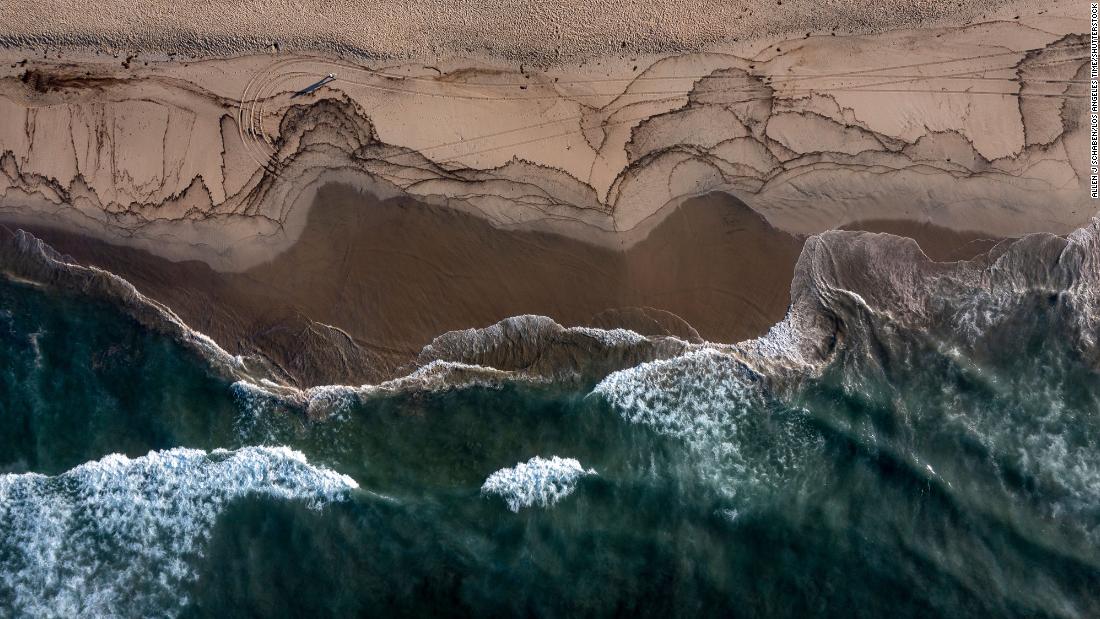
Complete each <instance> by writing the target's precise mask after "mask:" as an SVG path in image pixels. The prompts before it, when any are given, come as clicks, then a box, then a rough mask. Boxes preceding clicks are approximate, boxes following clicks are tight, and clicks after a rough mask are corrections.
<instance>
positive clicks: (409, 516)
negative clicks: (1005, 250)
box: [0, 282, 1100, 617]
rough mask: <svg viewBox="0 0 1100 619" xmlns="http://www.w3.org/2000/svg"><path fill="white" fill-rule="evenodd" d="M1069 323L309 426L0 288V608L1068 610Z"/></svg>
mask: <svg viewBox="0 0 1100 619" xmlns="http://www.w3.org/2000/svg"><path fill="white" fill-rule="evenodd" d="M1068 312H1069V309H1068V308H1066V307H1064V306H1063V305H1061V304H1059V303H1058V302H1052V301H1051V300H1049V299H1046V298H1045V297H1044V298H1028V297H1025V298H1024V299H1023V300H1022V301H1020V302H1019V306H1018V307H1014V308H1010V309H1009V310H1008V311H1007V312H1006V316H1007V318H1006V319H1005V320H1004V321H1002V322H1001V323H1000V328H999V329H998V330H994V331H992V332H990V333H985V334H980V335H979V336H976V338H975V339H972V340H968V341H966V342H963V343H960V342H959V341H958V339H957V337H956V336H955V335H954V334H952V333H951V332H948V331H945V332H943V333H936V332H927V333H911V332H906V331H905V330H904V329H901V328H898V327H893V326H891V325H888V324H883V325H877V328H876V329H874V330H870V331H867V332H866V333H865V334H864V335H863V336H862V337H861V338H856V337H851V338H849V340H848V341H847V343H846V344H845V345H844V347H843V349H842V350H841V351H840V352H839V353H838V354H837V356H836V359H835V361H834V362H833V364H832V365H831V366H830V367H829V368H827V370H826V371H825V372H824V374H823V375H822V376H821V377H820V378H817V379H813V380H809V381H806V382H805V383H803V384H802V385H800V386H799V387H798V388H797V389H794V390H793V391H792V392H791V393H785V394H783V395H779V394H776V393H772V392H771V391H769V389H768V388H767V386H766V384H765V382H766V381H763V380H761V378H760V377H759V376H756V375H754V374H753V373H752V372H749V371H747V370H745V369H744V368H743V366H740V365H738V364H737V363H735V362H733V361H732V360H731V359H730V358H728V357H725V356H723V355H721V354H718V353H716V352H712V351H705V350H704V351H701V352H695V353H691V354H689V355H686V356H684V357H680V358H677V359H673V360H669V361H664V362H657V363H653V364H646V365H643V366H640V367H638V368H632V369H629V370H624V371H622V372H619V373H616V374H613V375H611V376H609V377H607V378H606V379H604V380H603V381H602V382H600V383H599V384H589V385H582V386H580V387H573V388H569V389H566V388H564V387H554V386H545V387H531V386H517V385H506V386H502V387H499V388H485V387H477V388H467V389H454V390H451V391H446V392H437V393H419V394H407V395H400V396H390V397H378V398H375V399H371V400H369V401H367V402H366V403H364V404H360V405H356V406H352V407H347V408H345V409H343V410H340V411H339V412H338V413H337V414H336V415H334V416H333V417H332V418H330V419H327V420H325V421H310V420H307V419H306V418H304V417H303V416H302V415H301V414H299V413H297V412H294V411H291V410H286V409H283V408H281V407H279V406H278V405H277V404H274V403H272V402H270V401H265V400H262V399H257V398H256V397H255V396H254V395H251V394H250V392H249V391H248V390H243V389H240V388H239V387H234V386H233V385H230V384H227V383H225V382H223V381H222V380H220V379H217V378H213V377H212V376H211V375H210V374H208V372H207V371H206V370H205V369H204V368H205V365H204V363H203V361H202V360H201V359H198V358H195V357H194V356H193V355H192V354H191V353H188V352H186V351H184V350H183V349H181V348H179V347H177V346H176V345H174V344H173V343H172V342H170V341H168V340H166V339H165V338H163V337H160V336H158V335H156V334H152V333H149V332H146V331H145V330H143V329H141V328H140V327H138V326H137V325H136V324H135V323H133V322H132V321H130V320H129V319H127V318H124V317H122V316H121V315H119V314H118V313H117V312H116V311H114V310H113V309H112V308H111V307H109V306H105V305H97V304H94V303H89V302H87V301H85V300H82V299H78V298H74V297H67V296H60V295H56V294H53V293H49V292H45V291H43V290H40V289H37V288H33V287H30V286H26V285H21V284H13V283H6V282H4V283H0V340H2V345H0V394H2V397H0V470H3V471H5V472H7V474H6V475H5V476H3V477H0V505H2V507H0V512H2V513H0V515H2V516H3V518H2V522H3V523H4V524H2V525H0V606H2V607H3V608H6V609H7V612H6V613H0V614H15V615H21V614H27V613H35V614H41V615H50V614H54V615H79V614H83V615H95V614H102V615H121V616H159V615H163V616H239V615H245V614H259V615H271V616H346V615H349V614H362V615H370V616H389V615H394V616H425V615H431V616H440V615H455V616H470V615H476V616H487V615H537V616H576V615H587V616H606V615H646V616H699V615H702V614H707V615H715V614H721V615H726V616H789V617H802V616H883V615H891V616H896V617H906V616H914V617H916V616H920V617H928V616H945V617H965V616H974V617H978V616H980V617H989V616H1052V617H1087V616H1096V615H1097V614H1100V593H1098V592H1100V550H1098V546H1097V544H1098V542H1100V445H1098V442H1100V381H1098V380H1097V378H1098V377H1097V374H1096V371H1095V370H1094V369H1092V368H1090V367H1089V366H1088V364H1087V363H1086V362H1085V361H1084V360H1083V359H1081V358H1079V357H1078V355H1077V353H1076V352H1075V349H1074V348H1073V347H1072V346H1070V345H1068V343H1067V342H1069V341H1072V337H1071V336H1072V334H1071V333H1069V331H1068V327H1067V318H1066V316H1067V313H1068ZM179 447H186V448H189V449H188V450H178V449H174V448H179ZM219 449H224V450H228V451H217V450H219ZM150 452H153V453H150ZM112 453H120V454H124V455H125V456H127V458H118V457H113V458H112V457H107V456H108V455H109V454H112ZM555 456H557V457H559V458H560V460H556V461H555V460H554V457H555ZM535 458H541V459H540V460H535ZM569 459H572V460H575V463H573V462H572V461H571V460H569ZM574 464H575V465H576V466H574ZM494 474H496V475H495V476H494ZM487 480H493V483H489V484H487ZM513 508H514V510H515V511H513ZM244 609H248V610H247V612H245V610H244Z"/></svg>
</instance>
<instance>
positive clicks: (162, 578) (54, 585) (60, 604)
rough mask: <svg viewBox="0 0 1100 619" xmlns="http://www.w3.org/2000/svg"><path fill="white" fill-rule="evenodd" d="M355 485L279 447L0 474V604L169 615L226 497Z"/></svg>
mask: <svg viewBox="0 0 1100 619" xmlns="http://www.w3.org/2000/svg"><path fill="white" fill-rule="evenodd" d="M357 487H358V485H357V484H356V482H355V481H354V480H353V479H351V478H350V477H348V476H346V475H341V474H338V473H335V472H333V471H330V470H327V469H324V468H318V467H314V466H311V465H310V464H309V463H308V462H307V461H306V458H305V456H303V455H302V454H301V453H299V452H297V451H294V450H291V449H288V448H285V447H245V448H242V449H238V450H235V451H227V450H223V449H217V450H214V451H212V452H209V453H207V452H205V451H200V450H196V449H185V448H176V449H169V450H166V451H159V452H157V451H154V452H149V454H148V455H146V456H143V457H139V458H133V459H131V458H128V457H126V456H122V455H118V454H112V455H109V456H106V457H104V458H102V459H101V460H98V461H94V462H89V463H86V464H82V465H80V466H78V467H76V468H74V469H72V470H70V471H68V472H66V473H63V474H61V475H58V476H56V477H47V476H45V475H39V474H36V473H26V474H19V475H14V474H10V475H0V522H2V523H3V525H2V526H0V556H2V557H4V562H3V564H2V565H0V606H3V607H5V608H8V609H9V610H10V611H11V612H13V613H14V614H15V615H17V616H34V617H53V616H56V617H77V616H83V617H88V616H163V615H165V614H168V615H171V614H175V611H178V610H179V608H180V607H182V606H183V605H184V604H186V602H187V600H186V598H185V597H184V596H183V593H182V590H183V588H184V585H186V584H187V583H188V582H189V581H190V580H191V579H192V578H194V576H195V571H194V567H193V565H192V564H193V561H194V559H195V558H197V557H198V556H201V554H202V548H203V546H204V543H205V542H206V540H207V539H208V537H209V535H210V533H211V531H212V529H213V526H214V523H215V520H216V518H217V516H218V514H219V513H220V512H221V511H222V510H223V509H224V508H225V507H226V506H227V504H229V503H230V502H231V501H234V500H237V499H240V498H242V497H246V496H267V497H274V498H279V499H286V500H297V501H305V502H307V504H308V505H309V506H310V507H312V508H318V509H319V508H320V507H322V506H324V505H325V504H327V503H329V502H331V501H337V500H341V499H343V498H344V497H346V495H347V493H348V492H349V491H350V490H352V489H354V488H357ZM164 609H170V610H169V611H167V612H166V611H165V610H164Z"/></svg>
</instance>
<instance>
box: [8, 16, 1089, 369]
mask: <svg viewBox="0 0 1100 619" xmlns="http://www.w3.org/2000/svg"><path fill="white" fill-rule="evenodd" d="M968 6H969V5H968ZM1006 6H1007V8H1005V7H1002V8H1000V9H996V10H994V11H993V12H987V13H985V14H983V15H984V17H982V18H981V19H977V20H976V21H975V22H974V23H971V24H968V25H962V26H936V27H925V28H922V29H919V30H911V31H897V32H890V33H884V34H867V35H853V36H831V35H822V36H817V35H812V36H808V37H807V36H805V34H806V33H801V34H799V35H798V36H797V37H796V38H795V37H791V36H790V35H787V36H778V37H772V38H767V39H762V38H759V37H757V38H754V39H753V40H752V41H749V42H743V43H736V42H733V41H732V40H730V39H731V37H730V36H726V35H724V38H722V37H719V38H722V41H723V42H722V43H720V44H715V45H712V46H710V47H708V48H707V50H706V51H684V52H679V53H669V52H665V53H661V54H641V53H638V54H636V55H634V54H620V55H618V56H615V57H611V56H602V57H598V58H597V57H589V58H588V60H586V61H583V62H581V63H579V65H580V66H578V64H572V65H566V64H564V63H559V64H557V65H554V66H548V67H546V68H544V69H542V70H537V71H536V70H534V69H531V68H528V67H525V66H523V65H518V64H513V63H506V62H505V61H503V60H500V59H499V58H498V59H497V60H490V59H486V58H481V59H479V60H476V61H475V60H468V61H463V60H455V59H451V60H446V61H432V62H430V63H426V62H423V61H415V62H414V61H410V62H397V61H395V62H390V63H388V64H383V63H381V62H374V63H365V61H351V60H347V59H340V58H337V57H335V56H309V55H302V54H298V55H289V54H268V55H258V56H248V57H240V58H232V59H207V60H201V61H195V62H179V61H165V60H160V61H156V60H150V59H142V57H140V56H139V57H137V58H131V57H128V56H127V57H125V58H121V59H113V58H104V57H102V56H101V57H99V58H98V59H97V58H96V57H95V56H84V57H80V58H79V59H76V58H75V57H72V56H71V55H70V56H69V57H64V54H62V56H63V58H61V59H57V58H56V57H54V56H53V55H51V56H50V58H49V59H43V58H41V54H38V55H36V54H35V53H33V52H31V51H24V50H20V49H8V50H7V51H4V52H2V54H0V55H2V57H3V59H4V64H3V69H2V72H0V116H2V118H3V119H4V121H3V122H2V123H0V218H2V219H3V221H4V223H6V224H7V225H9V226H10V227H23V228H27V229H30V230H33V231H34V232H35V233H36V234H38V235H40V236H42V237H43V238H46V240H48V241H50V242H51V243H54V244H57V245H58V246H59V247H61V248H62V251H64V252H66V253H69V254H70V255H71V256H72V257H73V258H74V259H76V260H78V261H81V262H85V263H88V264H98V265H100V266H102V267H104V268H107V269H110V270H113V271H116V272H119V273H120V274H122V275H123V276H125V277H126V278H127V279H129V280H131V281H134V282H135V284H136V285H137V286H138V289H139V290H140V291H141V292H143V293H144V294H146V295H148V296H149V297H151V298H152V299H154V300H156V301H159V302H161V303H164V304H166V305H167V306H168V307H170V308H172V309H174V310H176V311H177V312H178V313H179V314H180V316H181V318H182V319H183V320H184V321H185V322H187V323H188V324H191V325H193V326H196V327H197V328H199V330H201V331H204V332H207V333H210V334H212V335H213V336H214V337H215V339H216V340H218V342H219V343H220V344H222V345H223V346H225V347H226V348H227V349H228V350H229V351H230V352H234V353H236V352H245V353H260V354H264V355H265V356H267V357H268V358H269V359H270V360H272V361H273V362H274V363H275V364H276V365H277V366H279V367H280V368H281V371H282V373H283V374H284V375H285V376H289V377H290V380H294V381H296V382H297V383H299V384H318V383H320V382H330V381H349V382H350V381H360V380H374V379H377V378H378V377H380V376H393V375H395V374H397V373H400V372H402V371H404V370H405V369H408V367H410V366H411V364H414V363H415V362H416V360H417V358H418V357H417V353H416V351H418V350H419V349H420V347H422V346H424V345H425V344H427V343H428V342H429V341H431V338H432V337H433V336H435V335H438V334H439V333H442V332H443V331H447V330H452V329H460V328H463V327H470V326H484V325H486V324H490V323H492V322H495V321H497V320H500V319H501V318H504V317H506V316H509V315H514V314H523V313H539V314H547V315H550V316H551V317H553V318H555V319H556V320H559V321H560V322H562V323H563V324H567V325H571V324H576V325H583V324H590V325H595V326H601V327H614V326H625V327H628V328H632V329H636V330H639V331H641V332H649V333H655V334H668V335H676V336H679V337H682V338H685V341H690V340H694V339H699V338H702V339H714V340H720V341H736V340H737V339H741V338H744V337H749V336H751V335H754V334H758V333H760V332H762V331H763V330H764V329H766V327H767V326H768V325H769V324H771V323H774V322H775V321H777V320H778V319H779V318H781V317H782V315H783V311H784V309H785V307H786V305H787V302H788V300H789V297H788V296H787V291H788V289H789V282H790V276H791V273H792V271H793V268H794V260H795V257H796V255H797V252H798V248H799V246H800V243H801V239H802V238H803V237H804V235H807V234H814V233H818V232H821V231H824V230H828V229H831V228H835V227H844V226H848V227H852V226H853V225H855V226H857V227H866V228H870V229H883V230H889V231H891V232H906V233H907V234H910V235H919V234H923V233H926V232H927V231H929V230H932V231H935V230H937V229H938V228H936V226H943V227H947V228H951V229H954V230H959V231H969V232H967V233H965V234H960V235H959V236H958V238H957V241H958V242H957V243H956V242H955V241H954V240H951V239H947V240H944V239H945V237H943V236H942V235H935V234H933V235H930V238H936V239H938V241H937V242H939V244H940V246H937V247H936V248H935V249H933V246H934V244H933V243H929V244H928V245H927V248H928V251H929V253H938V254H940V256H939V257H941V258H944V259H956V258H965V257H969V255H973V253H976V252H977V251H980V249H981V248H984V247H985V246H983V245H981V244H980V243H979V245H978V246H976V247H977V248H975V247H971V244H972V242H973V241H974V240H975V239H979V238H982V237H1006V236H1018V235H1021V234H1024V233H1028V232H1035V231H1047V232H1054V233H1066V232H1068V231H1070V230H1073V229H1075V228H1077V227H1080V226H1081V225H1083V224H1084V223H1085V222H1086V221H1088V219H1089V217H1090V216H1091V215H1092V214H1093V213H1094V211H1095V209H1094V208H1093V207H1092V206H1091V205H1090V203H1089V200H1088V191H1087V187H1086V186H1085V185H1086V183H1087V155H1086V153H1087V151H1088V148H1087V139H1088V137H1087V124H1086V123H1085V122H1084V118H1085V115H1084V109H1085V106H1086V105H1087V103H1086V96H1087V90H1086V88H1087V84H1086V80H1087V73H1088V48H1087V38H1086V37H1085V36H1084V35H1083V34H1082V33H1083V32H1085V31H1086V29H1087V19H1085V14H1084V12H1083V10H1081V8H1080V7H1078V6H1076V5H1070V4H1069V3H1064V4H1063V3H1055V4H1052V5H1049V7H1047V8H1044V9H1042V11H1040V10H1030V9H1027V7H1026V6H1025V5H1017V4H1013V5H1006ZM970 8H973V7H970ZM970 8H968V9H967V10H970ZM1010 9H1011V10H1010ZM784 10H786V9H784ZM792 10H794V9H792ZM799 10H801V9H799ZM1005 11H1008V12H1009V13H1013V14H1012V15H1011V16H1008V15H1007V14H1006V13H1005ZM1017 15H1019V17H1020V18H1019V19H1016V18H1015V17H1016V16H1017ZM917 21H918V22H919V23H920V24H921V25H923V24H925V21H921V20H917ZM43 23H44V24H47V25H49V24H50V23H51V22H48V21H46V22H43ZM229 23H230V24H232V22H229ZM885 23H886V22H882V24H879V25H883V24H885ZM906 23H909V22H906ZM913 23H914V24H915V23H917V22H913ZM25 26H26V25H25V24H24V25H19V24H16V25H15V26H13V29H12V30H11V32H19V29H20V28H24V30H26V28H25ZM865 29H872V30H873V29H874V28H873V27H871V26H868V28H865ZM766 31H767V30H766V29H764V30H762V32H766ZM26 32H28V33H29V30H26ZM99 34H102V33H99ZM99 34H97V35H96V36H99ZM811 34H812V33H811ZM89 36H90V37H91V35H89ZM104 36H106V35H104ZM708 36H710V35H708ZM107 38H108V39H109V37H107ZM89 40H99V39H96V38H95V37H91V38H90V39H89ZM104 40H106V39H104ZM701 44H702V42H700V41H695V42H693V43H692V45H687V46H686V47H698V46H699V45H701ZM623 49H626V50H627V51H636V50H637V49H638V48H632V47H630V46H629V45H628V46H627V47H625V48H623ZM473 55H474V54H473V53H471V57H473ZM452 58H454V56H452ZM330 72H335V73H336V74H337V76H338V77H337V79H336V80H335V81H334V82H332V83H331V84H328V85H327V86H326V87H324V88H323V89H321V90H319V91H318V92H316V93H314V94H310V95H306V96H294V93H295V91H297V90H299V89H301V88H304V87H305V86H307V85H308V84H310V83H312V82H315V81H316V80H318V79H320V78H321V77H323V76H324V75H326V74H328V73H330ZM335 184H338V185H339V187H335V186H334V185H335ZM716 192H717V193H725V194H729V196H733V197H734V198H736V199H734V198H730V197H721V196H711V197H706V198H702V197H703V196H708V195H710V194H715V193H716ZM695 198H699V199H695ZM745 205H747V208H746V206H745ZM750 209H751V210H750ZM861 222H862V223H861ZM868 222H870V223H868ZM899 222H910V223H899ZM912 222H916V224H917V226H918V227H916V228H914V227H913V223H912ZM922 231H924V232H922ZM968 247H970V249H974V251H970V249H968ZM138 256H140V257H138ZM322 350H328V351H329V352H324V353H322V352H318V351H322ZM318 368H324V369H321V370H319V369H318Z"/></svg>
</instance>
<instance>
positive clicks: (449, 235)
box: [7, 185, 994, 385]
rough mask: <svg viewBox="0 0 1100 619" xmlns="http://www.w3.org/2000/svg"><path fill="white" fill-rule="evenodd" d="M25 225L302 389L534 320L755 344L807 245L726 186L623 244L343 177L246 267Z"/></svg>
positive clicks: (949, 256)
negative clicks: (496, 218)
mask: <svg viewBox="0 0 1100 619" xmlns="http://www.w3.org/2000/svg"><path fill="white" fill-rule="evenodd" d="M7 223H8V224H9V225H10V222H7ZM872 223H873V222H872ZM17 227H20V228H23V229H27V230H28V231H30V232H31V233H33V234H34V235H35V236H36V237H38V238H40V239H42V240H43V241H44V242H46V243H48V244H49V245H50V246H51V247H53V248H54V249H56V250H57V251H59V252H61V253H62V254H64V255H67V256H71V257H72V259H73V260H75V261H76V262H77V263H79V264H83V265H87V266H94V267H97V268H101V269H104V270H105V271H108V272H111V273H114V274H116V275H118V276H119V277H121V278H123V279H125V280H126V281H128V282H130V283H131V284H133V285H134V286H135V287H136V288H137V290H138V291H139V292H141V293H142V294H143V295H145V296H147V297H149V298H151V299H153V300H155V301H157V302H159V303H161V304H163V305H164V306H165V307H168V308H170V309H171V310H172V311H173V312H174V313H176V314H177V315H178V316H179V317H180V319H181V320H182V321H183V322H184V323H186V324H188V325H189V326H190V327H191V328H193V329H195V330H197V331H198V332H201V333H204V334H207V335H208V336H210V337H211V338H213V340H214V341H216V342H218V343H219V345H220V346H222V347H223V348H225V349H226V350H227V351H228V352H229V353H230V354H236V355H260V356H261V357H264V358H266V359H268V360H269V361H270V362H271V363H273V364H274V365H275V366H276V367H279V368H281V370H282V372H283V373H285V374H286V375H288V376H292V377H295V379H296V381H297V382H298V383H299V384H303V385H315V384H329V383H346V384H361V383H377V382H381V381H384V380H389V379H394V378H397V377H399V376H401V375H404V374H407V373H408V372H409V371H411V369H412V368H413V367H415V365H416V360H417V358H418V355H419V354H420V353H421V351H422V349H423V348H424V347H425V346H427V345H428V344H430V343H431V342H432V340H433V339H434V338H436V337H438V336H440V335H443V334H444V333H447V332H452V331H459V330H462V329H466V328H471V327H472V328H483V327H487V326H489V325H492V324H494V323H496V322H498V321H500V320H504V319H506V318H510V317H513V316H517V315H524V314H531V315H542V316H547V317H549V318H550V319H553V320H554V321H556V322H558V323H559V324H562V325H564V326H565V327H586V326H590V327H598V328H602V329H616V328H625V329H629V330H631V331H634V332H636V333H639V334H641V335H643V336H657V337H663V336H672V337H676V338H678V339H680V340H683V341H686V342H696V343H699V342H703V341H711V342H722V343H726V344H732V343H735V342H739V341H743V340H749V339H752V338H754V337H758V336H761V335H763V334H764V333H766V332H767V331H768V329H770V328H771V327H772V326H773V325H774V324H776V323H778V322H780V321H781V320H782V319H783V317H784V315H785V314H786V312H787V308H788V305H789V303H790V299H789V292H790V282H791V279H792V277H793V272H794V265H795V261H796V259H797V257H798V255H799V253H800V252H801V249H802V239H800V238H798V237H794V236H791V235H787V234H785V233H782V232H781V231H778V230H776V229H774V228H771V227H770V226H768V225H767V223H766V222H764V221H763V220H762V219H761V218H760V217H759V215H757V214H755V213H754V212H753V211H752V210H751V209H749V208H748V207H746V206H745V205H743V204H741V203H738V202H737V201H736V200H735V199H733V198H732V197H729V196H725V195H721V194H714V195H710V196H704V197H700V198H696V199H694V200H688V201H687V202H685V204H684V205H682V206H680V207H678V208H677V209H675V210H673V211H672V212H671V213H670V214H669V215H668V216H667V217H666V218H665V219H664V220H663V221H662V222H661V223H660V224H658V225H656V226H655V227H654V230H653V231H652V232H651V233H650V235H649V236H647V238H646V239H644V240H642V241H640V242H639V243H638V244H637V245H634V246H633V247H631V248H629V249H619V250H613V249H607V248H602V247H600V246H596V245H588V244H585V243H583V242H580V241H577V240H575V239H572V238H569V237H565V236H560V235H554V234H548V233H542V232H531V231H515V230H502V229H499V228H494V227H492V226H490V225H488V223H486V222H484V220H482V219H480V218H477V217H474V216H471V215H465V214H462V213H460V212H458V211H455V210H453V209H449V208H446V207H439V206H432V205H428V204H422V203H416V202H412V201H409V200H408V199H402V198H391V199H389V200H377V199H375V198H372V197H370V196H369V195H368V194H363V193H362V192H360V191H359V190H358V189H357V188H355V187H348V186H341V185H333V186H328V187H326V188H324V189H321V190H320V192H319V194H318V198H317V204H315V205H313V207H312V208H311V209H310V218H309V221H307V222H306V223H305V225H304V227H303V232H302V234H301V235H300V236H299V239H298V240H297V241H296V242H295V243H294V244H293V245H291V247H290V248H289V249H287V250H286V251H285V252H283V253H281V254H280V255H279V256H277V257H276V258H274V259H272V261H270V262H267V263H264V264H260V265H257V266H255V267H252V268H250V269H248V270H245V271H242V272H239V273H222V272H218V271H216V270H214V269H211V268H210V267H209V266H207V265H206V264H204V263H202V262H198V261H184V262H173V261H168V260H165V259H163V258H158V257H155V256H153V255H151V254H148V253H146V252H144V251H142V250H138V249H132V248H127V247H125V246H120V245H111V244H108V243H104V242H102V241H97V240H94V239H90V238H87V237H82V236H80V235H74V234H72V233H68V232H65V231H63V230H59V229H56V228H54V229H51V228H49V227H46V226H42V225H38V226H17ZM867 227H868V228H869V229H875V228H882V229H886V228H890V231H891V232H895V233H896V232H906V231H907V230H908V231H910V234H911V235H912V236H914V237H917V238H918V239H921V240H923V241H924V242H925V247H927V249H926V250H925V252H924V253H925V254H926V255H928V256H929V258H930V259H940V260H954V259H964V258H966V259H969V258H972V257H974V256H976V255H978V254H980V253H983V252H984V251H987V250H988V249H990V248H991V247H992V246H993V244H994V241H988V240H984V239H983V238H982V235H980V234H976V233H949V234H948V233H945V231H943V230H939V229H936V228H929V227H928V226H925V225H921V224H914V223H906V222H887V223H880V224H875V225H874V226H867ZM444 231H446V234H444ZM341 282H342V283H341Z"/></svg>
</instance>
